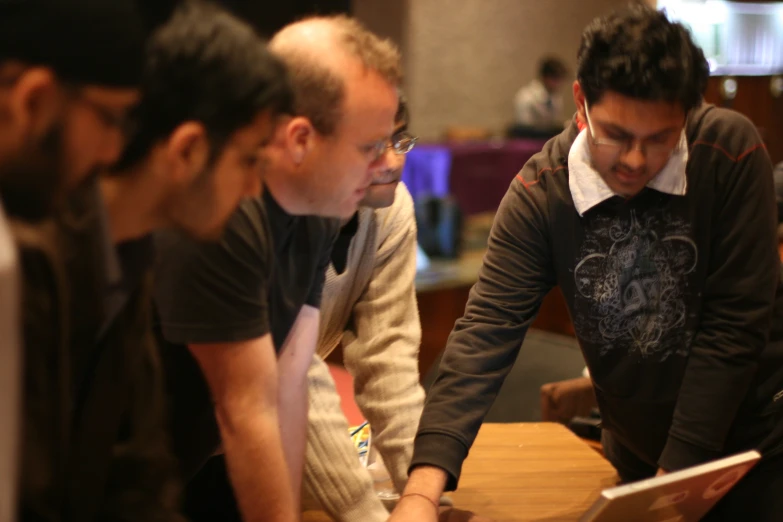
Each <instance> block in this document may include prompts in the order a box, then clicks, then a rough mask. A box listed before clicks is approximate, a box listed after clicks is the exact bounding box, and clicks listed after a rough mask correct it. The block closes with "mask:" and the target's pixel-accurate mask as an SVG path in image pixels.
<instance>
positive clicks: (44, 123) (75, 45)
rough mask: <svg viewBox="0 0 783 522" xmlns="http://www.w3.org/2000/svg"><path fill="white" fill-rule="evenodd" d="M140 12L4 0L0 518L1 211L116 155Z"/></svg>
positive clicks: (29, 205) (131, 99) (12, 389)
mask: <svg viewBox="0 0 783 522" xmlns="http://www.w3.org/2000/svg"><path fill="white" fill-rule="evenodd" d="M144 32H145V24H144V21H143V20H142V19H141V18H140V17H139V15H138V13H137V8H136V6H135V4H134V3H133V2H131V1H129V0H128V1H126V0H122V1H112V2H105V1H101V0H2V1H0V331H2V332H3V337H2V339H0V372H2V373H1V374H0V386H2V389H0V418H2V419H3V429H2V431H0V520H13V519H14V518H15V515H14V511H15V509H14V506H15V504H16V501H15V496H16V485H15V480H16V477H17V475H18V473H17V472H16V464H17V460H16V457H15V455H16V454H17V452H18V448H17V444H18V433H19V431H20V430H19V428H18V425H17V424H18V422H17V418H18V414H19V389H20V381H21V378H20V374H21V365H20V359H21V354H20V349H19V331H18V330H19V325H18V322H19V315H20V312H19V310H18V300H19V295H18V290H19V287H20V283H19V281H18V271H19V270H18V266H17V253H16V252H15V248H14V245H13V241H12V235H11V232H10V229H9V227H8V226H7V223H6V221H5V213H7V214H8V215H9V216H11V217H13V218H18V219H21V220H24V221H28V220H38V219H40V218H42V217H44V216H46V215H47V214H48V213H49V212H50V211H51V210H52V208H53V207H52V205H53V203H54V202H55V200H57V199H58V198H60V197H61V196H62V195H63V194H64V193H65V192H64V190H63V189H66V188H70V187H74V186H76V185H77V184H78V183H79V182H80V181H81V180H83V179H84V178H85V177H87V175H89V174H90V173H91V172H93V171H95V170H96V168H97V167H100V166H102V165H107V164H109V163H111V162H113V161H115V160H116V158H117V156H118V155H119V153H120V151H121V148H122V145H123V135H122V132H121V131H122V128H123V127H124V122H125V120H126V117H127V112H128V110H129V108H130V107H131V106H132V105H133V104H134V103H135V102H136V97H137V89H136V83H137V82H138V76H139V73H140V71H141V65H142V63H143V62H142V59H143V45H144Z"/></svg>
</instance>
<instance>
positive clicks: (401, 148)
mask: <svg viewBox="0 0 783 522" xmlns="http://www.w3.org/2000/svg"><path fill="white" fill-rule="evenodd" d="M418 139H419V138H417V137H415V136H413V135H412V134H410V133H409V132H407V131H401V132H398V133H396V134H394V135H392V137H391V138H390V139H389V140H379V141H377V142H375V143H371V144H368V145H365V146H364V147H362V149H361V150H362V152H363V153H364V154H366V155H367V156H368V157H369V158H372V161H373V162H376V161H378V160H379V159H380V158H381V156H383V154H384V153H385V152H386V151H387V150H389V149H392V150H393V151H394V153H395V154H397V155H399V156H403V155H405V154H407V153H408V152H410V151H411V149H412V148H413V147H414V145H416V142H417V141H418Z"/></svg>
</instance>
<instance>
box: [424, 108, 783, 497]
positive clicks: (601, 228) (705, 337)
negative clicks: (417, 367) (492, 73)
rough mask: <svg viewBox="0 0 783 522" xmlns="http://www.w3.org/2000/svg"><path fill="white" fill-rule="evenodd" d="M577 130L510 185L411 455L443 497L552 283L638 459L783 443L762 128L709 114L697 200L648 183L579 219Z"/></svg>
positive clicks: (781, 311)
mask: <svg viewBox="0 0 783 522" xmlns="http://www.w3.org/2000/svg"><path fill="white" fill-rule="evenodd" d="M577 134H578V130H577V127H576V124H575V123H574V124H573V125H572V126H571V128H569V129H567V130H566V131H565V132H563V134H561V135H560V136H558V137H556V138H554V139H553V140H551V141H550V142H548V143H547V144H546V146H545V147H544V150H543V151H542V152H541V153H539V154H537V155H536V156H534V157H533V158H532V159H531V160H530V161H529V162H528V163H527V164H526V165H525V166H524V168H523V169H522V171H521V172H520V173H519V175H518V176H517V178H516V179H515V180H514V181H513V182H512V184H511V186H510V188H509V190H508V192H507V194H506V196H505V198H504V199H503V202H502V203H501V205H500V209H499V210H498V213H497V216H496V219H495V223H494V226H493V228H492V233H491V235H490V239H489V248H488V251H487V254H486V257H485V258H484V263H483V266H482V267H481V270H480V272H479V277H478V282H477V283H476V285H475V286H474V287H473V289H472V290H471V293H470V298H469V300H468V304H467V307H466V310H465V315H464V316H463V317H462V318H461V319H460V320H459V321H458V322H457V323H456V325H455V327H454V330H453V331H452V333H451V335H450V337H449V340H448V344H447V346H446V351H445V355H444V357H443V361H442V363H441V366H440V372H439V375H438V378H437V380H436V382H435V384H434V385H433V387H432V390H431V391H430V394H429V396H428V399H427V403H426V406H425V409H424V413H423V416H422V419H421V423H420V426H419V431H418V435H417V438H416V443H415V451H414V457H413V461H412V467H413V466H417V465H421V464H430V465H435V466H439V467H441V468H443V469H444V470H446V471H447V472H448V474H449V480H448V483H447V489H453V488H455V487H456V484H457V481H458V479H459V474H460V470H461V466H462V461H463V460H464V459H465V457H466V456H467V453H468V449H469V448H470V446H471V445H472V443H473V441H474V439H475V436H476V433H477V432H478V429H479V426H480V424H481V422H482V420H483V418H484V416H485V414H486V412H487V411H488V409H489V408H490V406H491V404H492V402H493V401H494V399H495V396H496V395H497V392H498V390H499V389H500V386H501V384H502V383H503V380H504V379H505V377H506V375H507V374H508V372H509V370H510V369H511V366H512V365H513V363H514V360H515V359H516V356H517V354H518V352H519V348H520V346H521V344H522V340H523V339H524V336H525V333H526V332H527V329H528V327H529V326H530V324H531V323H532V322H533V320H534V318H535V316H536V314H537V312H538V309H539V306H540V304H541V301H542V299H543V298H544V296H545V295H546V294H547V292H548V291H549V290H550V289H552V287H554V286H556V285H557V286H560V288H561V290H562V291H563V294H564V296H565V298H566V302H567V304H568V308H569V311H570V314H571V317H572V320H573V322H574V327H575V331H576V335H577V337H578V339H579V343H580V346H581V349H582V352H583V354H584V357H585V360H586V362H587V365H588V367H589V369H590V374H591V377H592V378H593V382H594V385H595V390H596V395H597V398H598V402H599V405H600V408H601V412H602V419H603V426H604V429H607V430H609V431H610V432H611V433H612V435H613V436H614V437H615V439H616V440H618V441H619V442H620V443H622V444H623V445H625V446H626V447H627V448H628V449H630V450H631V451H632V452H633V453H634V454H636V455H637V456H638V457H639V458H640V459H642V460H643V461H645V462H647V463H648V464H650V465H651V466H660V467H663V468H664V469H667V470H676V469H681V468H683V467H687V466H690V465H694V464H698V463H701V462H704V461H706V460H709V459H711V458H714V457H717V456H720V455H723V454H726V453H731V452H733V451H738V450H740V449H745V448H750V447H759V448H761V449H762V450H765V451H769V452H774V451H776V450H779V449H780V447H781V439H783V437H781V433H780V431H781V427H780V424H781V422H780V420H779V419H780V418H781V414H780V410H781V407H782V406H783V400H778V399H776V397H778V398H779V395H777V394H778V393H779V392H780V390H781V389H783V340H781V339H782V338H783V337H782V336H781V335H780V332H779V331H778V330H780V329H781V328H780V326H781V323H783V287H781V284H780V276H779V267H780V260H779V258H778V253H777V234H776V221H777V219H776V216H777V210H776V206H775V200H774V192H773V182H772V164H771V162H770V159H769V156H768V155H767V153H766V150H765V148H764V146H763V144H762V142H761V140H760V138H759V137H758V134H757V132H756V130H755V128H754V127H753V125H752V124H751V123H750V122H749V121H748V120H747V119H745V118H744V117H742V116H741V115H739V114H737V113H735V112H731V111H727V110H723V109H718V108H715V107H712V106H706V105H705V106H704V107H702V108H700V109H699V110H697V111H695V112H694V114H692V115H691V116H690V118H689V119H688V123H687V128H686V134H687V141H688V146H689V153H690V157H689V161H688V165H687V170H686V172H687V173H686V176H687V184H688V189H687V193H686V194H685V195H682V196H677V195H670V194H665V193H662V192H658V191H656V190H654V189H652V188H649V187H648V188H645V189H644V190H643V191H642V192H641V193H640V194H638V195H637V196H635V197H634V198H631V199H628V200H626V199H623V198H620V197H612V198H610V199H608V200H606V201H604V202H602V203H600V204H598V205H596V206H595V207H593V208H591V209H589V210H587V211H586V212H585V213H584V215H583V216H581V217H580V215H579V214H578V213H577V211H576V209H575V208H574V203H573V199H572V196H571V193H570V191H569V183H568V176H569V173H568V165H567V158H568V153H569V150H570V148H571V144H572V143H573V141H574V139H575V138H576V136H577ZM773 314H774V319H773ZM773 325H774V327H773ZM771 332H772V335H771V336H770V333H771Z"/></svg>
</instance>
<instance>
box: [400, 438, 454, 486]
mask: <svg viewBox="0 0 783 522" xmlns="http://www.w3.org/2000/svg"><path fill="white" fill-rule="evenodd" d="M467 456H468V448H467V447H466V446H465V445H464V444H463V443H462V442H460V441H459V440H457V439H456V438H454V437H452V436H451V435H445V434H442V433H423V434H419V435H417V436H416V441H415V442H414V444H413V459H412V460H411V466H410V468H409V469H408V473H410V471H411V470H413V468H415V467H416V466H436V467H439V468H441V469H442V470H444V471H445V472H446V473H447V475H448V478H447V479H446V489H445V490H444V491H454V490H455V489H457V483H458V482H459V475H460V473H461V472H462V462H463V461H464V460H465V458H466V457H467Z"/></svg>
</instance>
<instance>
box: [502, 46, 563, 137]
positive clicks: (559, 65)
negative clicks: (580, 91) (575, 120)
mask: <svg viewBox="0 0 783 522" xmlns="http://www.w3.org/2000/svg"><path fill="white" fill-rule="evenodd" d="M567 75H568V69H567V68H566V66H565V64H564V63H563V62H562V61H561V60H560V59H558V58H554V57H545V58H543V59H542V60H541V62H540V63H539V66H538V77H537V78H535V79H534V80H533V81H531V82H530V83H529V84H528V85H526V86H525V87H522V88H521V89H520V90H519V91H518V92H517V94H516V96H514V111H515V123H516V125H518V126H522V127H526V128H530V129H538V130H550V129H554V128H560V129H562V128H563V121H564V118H563V97H562V95H561V94H560V91H561V90H562V88H563V86H564V85H565V83H566V80H567V78H566V76H567Z"/></svg>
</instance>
